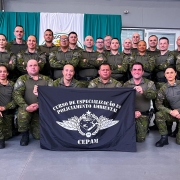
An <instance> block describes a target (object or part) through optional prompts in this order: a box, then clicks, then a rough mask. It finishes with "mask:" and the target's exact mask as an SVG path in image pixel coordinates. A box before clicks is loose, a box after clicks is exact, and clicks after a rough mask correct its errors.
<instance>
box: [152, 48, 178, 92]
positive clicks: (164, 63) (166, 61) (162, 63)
mask: <svg viewBox="0 0 180 180" xmlns="http://www.w3.org/2000/svg"><path fill="white" fill-rule="evenodd" d="M174 63H175V61H174V54H173V53H172V52H171V51H167V52H166V53H165V54H164V55H161V54H160V53H159V54H158V55H156V56H155V69H154V71H155V79H154V81H155V84H156V87H157V89H160V87H161V86H162V85H163V84H164V83H165V82H166V78H165V77H164V71H165V69H166V68H167V67H168V66H169V65H174Z"/></svg>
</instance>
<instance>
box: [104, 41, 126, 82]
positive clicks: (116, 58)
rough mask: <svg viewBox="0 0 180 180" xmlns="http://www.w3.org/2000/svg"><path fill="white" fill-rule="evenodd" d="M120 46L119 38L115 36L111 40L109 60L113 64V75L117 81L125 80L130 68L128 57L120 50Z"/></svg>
mask: <svg viewBox="0 0 180 180" xmlns="http://www.w3.org/2000/svg"><path fill="white" fill-rule="evenodd" d="M119 47H120V44H119V40H118V39H117V38H113V39H112V40H111V51H110V53H109V54H108V56H107V62H108V63H109V64H110V65H111V69H112V74H111V77H112V78H114V79H116V80H117V81H121V82H125V75H126V72H127V70H128V58H124V57H125V56H124V54H123V53H119V52H118V48H119Z"/></svg>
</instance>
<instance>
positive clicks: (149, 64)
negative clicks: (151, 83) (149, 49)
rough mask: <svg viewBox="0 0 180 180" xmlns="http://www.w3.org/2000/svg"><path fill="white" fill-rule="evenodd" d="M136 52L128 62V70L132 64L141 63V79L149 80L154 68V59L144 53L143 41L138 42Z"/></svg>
mask: <svg viewBox="0 0 180 180" xmlns="http://www.w3.org/2000/svg"><path fill="white" fill-rule="evenodd" d="M137 50H138V52H137V53H135V54H134V60H132V61H130V69H131V67H132V64H133V63H135V62H140V63H142V64H143V67H144V74H143V77H145V78H147V79H150V80H151V79H152V72H153V70H154V68H155V58H154V57H152V56H150V55H148V54H147V53H146V42H145V41H143V40H141V41H139V42H138V44H137Z"/></svg>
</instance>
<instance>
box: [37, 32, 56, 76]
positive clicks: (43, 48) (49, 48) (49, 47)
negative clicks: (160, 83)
mask: <svg viewBox="0 0 180 180" xmlns="http://www.w3.org/2000/svg"><path fill="white" fill-rule="evenodd" d="M53 39H54V36H53V31H52V30H51V29H46V31H45V32H44V40H45V43H44V44H43V45H40V46H38V50H39V51H40V52H43V53H45V55H46V63H45V65H44V68H43V71H42V72H41V73H42V74H44V75H46V76H50V77H52V72H51V68H50V64H49V53H51V52H54V51H57V50H58V48H59V47H58V46H55V45H54V44H53Z"/></svg>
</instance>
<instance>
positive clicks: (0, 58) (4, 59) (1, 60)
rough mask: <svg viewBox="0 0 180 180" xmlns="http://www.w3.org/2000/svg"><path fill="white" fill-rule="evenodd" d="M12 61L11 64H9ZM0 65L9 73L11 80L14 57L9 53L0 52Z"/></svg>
mask: <svg viewBox="0 0 180 180" xmlns="http://www.w3.org/2000/svg"><path fill="white" fill-rule="evenodd" d="M10 61H12V63H11V64H9V62H10ZM0 65H5V66H6V67H7V69H8V72H9V76H8V77H9V79H11V80H13V70H14V68H15V66H16V56H15V55H14V54H13V53H12V52H9V51H7V50H6V51H5V52H0Z"/></svg>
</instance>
